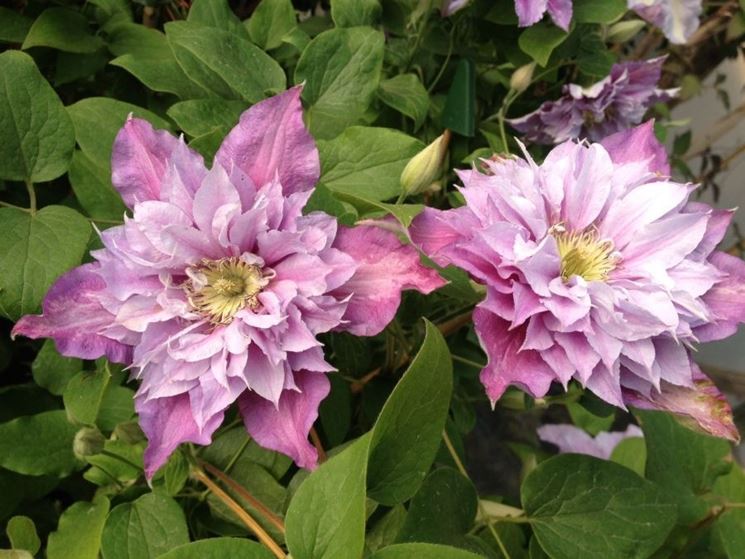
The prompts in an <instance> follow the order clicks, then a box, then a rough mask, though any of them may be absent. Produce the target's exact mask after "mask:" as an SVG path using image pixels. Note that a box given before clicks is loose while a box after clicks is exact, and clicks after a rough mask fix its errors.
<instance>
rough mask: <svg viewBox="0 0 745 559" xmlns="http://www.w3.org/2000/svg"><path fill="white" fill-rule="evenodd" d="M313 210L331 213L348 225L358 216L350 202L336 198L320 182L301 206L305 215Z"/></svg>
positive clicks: (353, 222)
mask: <svg viewBox="0 0 745 559" xmlns="http://www.w3.org/2000/svg"><path fill="white" fill-rule="evenodd" d="M315 211H321V212H325V213H327V214H329V215H333V216H334V217H335V218H336V220H337V221H338V222H339V223H341V224H343V225H349V226H352V225H354V224H355V222H356V221H357V217H358V215H357V210H355V208H354V207H353V206H352V205H351V204H347V203H345V202H342V201H340V200H338V199H337V198H336V197H335V196H334V194H333V193H332V192H331V190H329V188H328V187H327V186H326V185H325V184H323V183H321V182H319V183H318V184H317V185H316V187H315V188H314V189H313V194H312V195H311V197H310V198H309V199H308V203H307V204H305V207H304V208H303V213H304V214H306V215H307V214H309V213H310V212H315Z"/></svg>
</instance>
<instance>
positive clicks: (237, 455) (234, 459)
mask: <svg viewBox="0 0 745 559" xmlns="http://www.w3.org/2000/svg"><path fill="white" fill-rule="evenodd" d="M250 442H251V437H249V436H248V435H246V440H245V441H243V444H242V445H241V447H240V448H239V449H238V452H236V453H235V454H234V455H233V457H232V458H231V459H230V461H229V462H228V465H227V466H225V469H224V472H225V473H226V474H229V473H230V470H231V469H232V468H233V466H235V463H236V462H237V461H238V458H240V457H241V454H243V451H244V450H246V447H247V446H248V443H250Z"/></svg>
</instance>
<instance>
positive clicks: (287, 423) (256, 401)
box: [238, 371, 330, 470]
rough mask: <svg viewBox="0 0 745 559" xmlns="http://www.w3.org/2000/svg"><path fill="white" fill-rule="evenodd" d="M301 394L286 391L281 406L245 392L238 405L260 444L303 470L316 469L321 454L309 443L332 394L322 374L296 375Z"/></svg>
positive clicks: (327, 381)
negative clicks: (323, 405) (323, 402)
mask: <svg viewBox="0 0 745 559" xmlns="http://www.w3.org/2000/svg"><path fill="white" fill-rule="evenodd" d="M294 377H295V384H296V385H297V387H298V389H299V392H297V391H295V390H285V391H284V392H282V395H281V397H280V399H279V403H278V405H277V406H276V407H275V405H274V404H273V403H272V402H270V401H269V400H265V399H264V398H262V397H261V396H259V395H258V394H256V393H254V392H245V393H244V394H243V395H242V396H241V397H240V398H239V399H238V405H239V407H240V410H241V415H242V416H243V422H244V423H245V425H246V430H247V431H248V433H249V435H251V436H252V437H253V438H254V439H255V440H256V442H257V443H259V444H260V445H261V446H263V447H265V448H269V449H271V450H276V451H277V452H281V453H282V454H286V455H287V456H289V457H291V458H292V459H293V460H294V461H295V463H296V464H297V465H298V466H300V467H301V468H307V469H311V470H312V469H313V468H315V467H316V465H317V463H318V452H317V451H316V449H315V448H314V447H313V445H311V444H310V443H309V442H308V433H310V428H311V427H312V426H313V422H314V421H315V420H316V418H317V417H318V405H319V404H320V403H321V400H323V399H324V398H325V397H326V396H327V395H328V393H329V389H330V383H329V380H328V378H326V375H325V374H323V373H311V372H307V371H296V372H295V373H294Z"/></svg>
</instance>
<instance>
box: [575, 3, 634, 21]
mask: <svg viewBox="0 0 745 559" xmlns="http://www.w3.org/2000/svg"><path fill="white" fill-rule="evenodd" d="M626 10H627V7H626V2H625V0H574V13H573V17H574V21H576V22H577V23H613V22H614V21H616V20H617V19H619V18H620V17H621V16H623V14H625V13H626Z"/></svg>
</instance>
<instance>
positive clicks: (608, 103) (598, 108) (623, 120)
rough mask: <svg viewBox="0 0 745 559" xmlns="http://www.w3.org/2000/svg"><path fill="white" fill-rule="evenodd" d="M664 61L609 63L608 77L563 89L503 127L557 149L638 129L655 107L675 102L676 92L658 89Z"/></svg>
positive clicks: (660, 58)
mask: <svg viewBox="0 0 745 559" xmlns="http://www.w3.org/2000/svg"><path fill="white" fill-rule="evenodd" d="M664 62H665V58H664V57H658V58H653V59H651V60H644V61H639V62H621V63H619V64H614V65H613V67H612V68H611V71H610V75H608V76H607V77H606V78H603V79H602V80H601V81H599V82H597V83H596V84H593V85H591V86H590V87H586V88H584V87H582V86H580V85H577V84H573V83H572V84H567V85H565V86H564V89H563V95H562V97H560V98H559V99H557V100H556V101H546V102H545V103H543V104H542V105H541V106H540V107H539V108H538V109H537V110H535V111H533V112H532V113H529V114H527V115H525V116H522V117H520V118H513V119H508V121H507V122H509V124H510V125H511V126H512V127H513V128H514V129H515V130H517V131H519V132H521V133H523V134H524V135H525V139H526V140H528V141H530V142H535V143H538V144H557V143H561V142H564V141H566V140H570V139H573V138H587V139H590V140H592V141H598V140H600V139H602V138H605V137H607V136H610V135H611V134H615V133H616V132H619V131H621V130H625V129H627V128H629V127H631V126H633V125H635V124H639V123H640V122H641V120H642V118H644V115H645V113H646V112H647V111H648V110H649V108H650V107H651V106H652V105H654V104H655V103H659V102H662V101H667V100H669V99H670V98H672V97H674V96H675V95H676V94H677V92H678V90H677V89H659V88H658V87H657V82H658V81H659V80H660V74H661V72H662V64H663V63H664Z"/></svg>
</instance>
